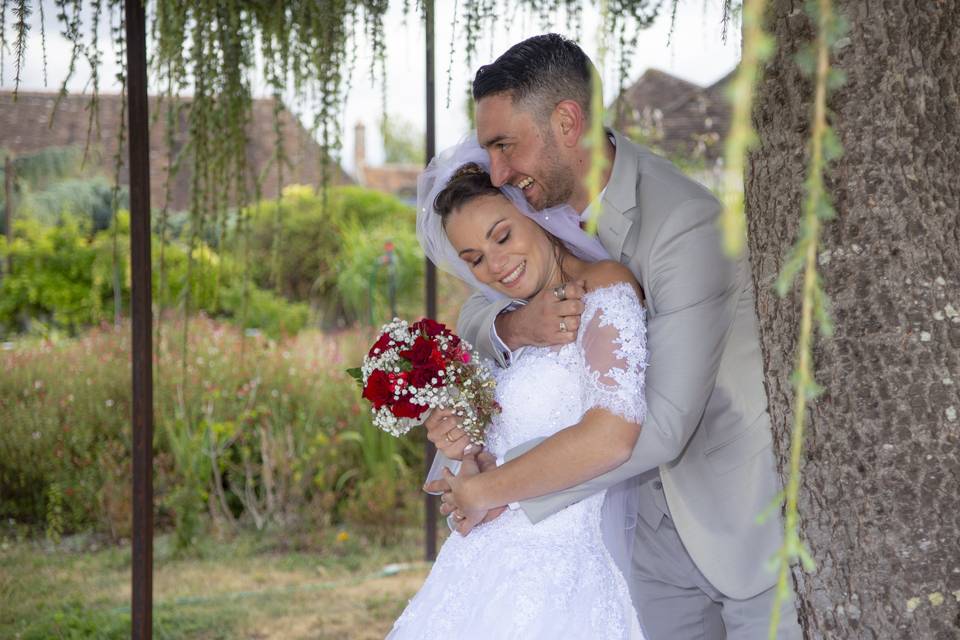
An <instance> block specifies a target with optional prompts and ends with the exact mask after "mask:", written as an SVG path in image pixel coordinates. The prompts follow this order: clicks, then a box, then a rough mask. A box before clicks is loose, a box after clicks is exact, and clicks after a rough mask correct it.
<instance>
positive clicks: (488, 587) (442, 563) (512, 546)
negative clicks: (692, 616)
mask: <svg viewBox="0 0 960 640" xmlns="http://www.w3.org/2000/svg"><path fill="white" fill-rule="evenodd" d="M583 302H584V306H585V309H584V312H583V314H582V316H581V325H580V330H579V332H578V336H577V340H576V341H575V342H573V343H571V344H568V345H565V346H563V347H562V348H558V349H551V348H533V347H527V348H525V349H524V350H523V351H522V352H521V353H520V354H518V355H517V357H516V358H515V359H514V361H513V364H512V365H511V366H510V367H509V368H508V369H495V370H494V375H495V377H496V379H497V392H496V394H497V401H498V402H499V403H500V405H501V407H502V411H501V413H500V414H498V416H497V417H496V418H495V420H494V423H493V424H492V425H491V426H490V427H489V429H488V431H487V446H488V448H489V449H490V450H491V451H493V452H494V453H496V454H498V455H499V454H502V453H505V452H506V451H507V450H509V449H510V448H512V447H514V446H516V445H518V444H521V443H523V442H525V441H527V440H529V439H531V438H535V437H543V436H550V435H552V434H554V433H556V432H557V431H559V430H561V429H563V428H565V427H568V426H570V425H572V424H574V423H576V422H578V421H579V420H580V418H581V417H582V416H583V414H584V413H586V411H588V410H589V409H591V408H593V407H601V408H603V409H606V410H608V411H611V412H613V413H615V414H617V415H620V416H623V417H625V418H627V419H629V420H632V421H637V422H641V421H642V420H643V417H644V415H645V413H646V405H645V402H644V399H643V398H644V396H643V381H644V377H643V372H644V367H645V365H646V359H647V350H646V329H645V327H644V312H643V308H642V307H641V305H640V302H639V300H638V299H637V295H636V293H635V291H634V290H633V287H631V286H630V285H629V284H627V283H618V284H615V285H612V286H609V287H604V288H600V289H596V290H594V291H591V292H590V293H588V294H587V295H586V296H585V297H584V299H583ZM604 494H605V492H600V493H597V494H594V495H592V496H590V497H588V498H586V499H585V500H581V501H580V502H578V503H576V504H573V505H570V506H569V507H567V508H566V509H562V510H561V511H559V512H557V513H556V514H554V515H552V516H550V517H548V518H545V519H543V520H541V521H540V522H538V523H537V524H532V523H531V522H530V520H529V519H527V517H526V515H525V514H524V513H523V511H522V510H512V509H509V510H507V511H505V512H504V513H503V514H502V515H501V516H500V517H498V518H497V519H496V520H493V521H492V522H490V523H488V524H484V525H480V526H478V527H476V528H475V529H474V530H473V532H472V533H470V535H469V536H466V537H464V536H461V535H460V534H458V533H452V534H451V535H450V537H449V538H448V539H447V541H446V543H445V544H444V546H443V548H442V549H441V551H440V555H439V556H438V557H437V561H436V562H435V563H434V565H433V569H432V570H431V572H430V575H429V576H428V577H427V581H426V582H425V583H424V585H423V587H422V588H421V590H420V592H419V593H418V594H417V595H416V596H415V598H414V599H413V600H411V602H410V604H409V605H408V607H407V608H406V610H405V611H404V612H403V614H402V615H401V616H400V618H399V619H398V620H397V622H396V624H395V626H394V628H393V630H392V631H391V633H390V635H389V636H388V638H389V640H413V639H416V640H425V639H426V640H449V639H450V638H460V639H462V640H481V639H483V640H490V639H500V638H504V639H505V638H524V639H525V640H526V639H530V640H548V639H549V640H553V639H555V638H604V639H611V640H638V639H639V640H642V639H643V634H642V632H641V630H640V627H639V624H638V622H637V616H636V612H635V611H634V609H633V606H632V605H631V602H630V593H629V589H628V588H627V583H626V580H625V579H624V577H623V574H622V573H621V572H620V570H619V569H617V567H616V565H615V564H614V561H613V559H612V558H611V556H610V554H609V553H608V551H607V549H606V547H605V545H604V541H603V536H602V533H601V526H600V522H601V510H602V507H603V502H604Z"/></svg>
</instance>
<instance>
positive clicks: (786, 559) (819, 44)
mask: <svg viewBox="0 0 960 640" xmlns="http://www.w3.org/2000/svg"><path fill="white" fill-rule="evenodd" d="M808 10H809V11H810V13H811V14H812V17H813V19H815V20H816V22H817V40H816V48H815V55H814V56H813V58H814V60H815V74H816V75H815V78H816V79H815V90H814V102H813V134H812V139H811V141H810V166H809V172H808V176H807V183H806V199H805V201H804V214H803V221H802V227H801V231H800V238H799V240H798V241H797V244H796V246H795V247H794V249H793V252H792V255H791V256H790V258H789V259H788V260H787V262H786V264H785V266H784V269H783V271H782V272H781V274H780V278H779V279H778V281H777V292H778V293H779V294H780V295H781V296H784V295H786V294H787V292H788V291H789V289H790V287H791V284H792V283H793V281H794V279H795V277H796V276H797V274H798V273H799V271H800V269H801V268H802V269H803V287H802V306H801V314H800V336H799V338H798V344H797V368H796V370H795V371H794V386H795V395H794V407H793V429H792V433H791V436H790V469H789V476H788V479H787V486H786V489H785V491H784V497H785V498H786V507H785V509H784V520H785V522H784V541H783V546H782V547H781V548H780V551H779V552H778V553H777V555H776V556H775V562H776V563H777V565H778V568H779V572H778V576H777V590H776V598H775V601H774V606H773V612H772V615H771V618H770V629H769V637H770V639H771V640H775V638H776V635H777V626H778V625H779V622H780V609H781V605H782V604H783V602H784V601H786V600H787V599H789V598H790V597H791V595H792V589H791V587H790V579H789V578H790V566H791V565H792V564H793V563H795V562H796V561H797V560H799V561H800V562H801V564H802V566H803V568H804V569H806V570H807V571H812V570H813V569H814V568H815V565H814V562H813V558H812V557H811V556H810V553H809V552H808V551H807V548H806V546H805V545H804V543H803V542H802V541H801V540H800V515H799V510H798V506H797V499H798V496H799V493H800V461H801V459H802V454H803V437H804V427H805V424H806V419H807V405H808V403H809V402H810V401H812V400H813V399H814V398H816V397H817V395H819V393H820V392H821V389H820V387H819V386H818V385H817V383H816V381H815V380H814V378H813V362H812V361H813V341H814V322H815V321H816V322H817V324H818V327H819V330H820V332H821V333H822V334H823V335H830V334H831V333H832V332H833V327H832V325H831V322H830V317H829V314H828V311H827V298H826V294H825V293H824V291H823V287H822V284H821V282H820V276H819V274H818V273H817V251H818V246H819V241H820V230H821V226H822V224H823V222H824V221H826V220H829V219H830V218H832V217H833V216H834V211H833V206H832V204H831V203H830V198H829V194H828V193H827V191H826V188H825V186H824V180H823V173H824V170H825V169H826V166H827V164H828V163H829V162H830V161H831V160H834V159H835V158H837V157H839V155H840V152H841V149H840V144H839V142H838V141H837V138H836V136H835V134H834V133H833V131H832V129H831V128H830V126H829V124H828V123H827V93H828V91H829V89H831V88H833V87H835V86H837V85H838V84H840V83H841V82H842V77H841V76H840V75H839V74H838V73H836V72H831V69H830V48H831V46H832V44H833V43H834V42H836V40H837V39H838V38H839V34H840V32H841V31H842V25H841V24H840V22H839V21H838V20H836V19H835V17H834V14H833V7H832V0H817V2H816V4H815V5H814V4H812V3H811V4H810V5H809V6H808ZM803 59H804V58H803V57H801V64H802V63H803Z"/></svg>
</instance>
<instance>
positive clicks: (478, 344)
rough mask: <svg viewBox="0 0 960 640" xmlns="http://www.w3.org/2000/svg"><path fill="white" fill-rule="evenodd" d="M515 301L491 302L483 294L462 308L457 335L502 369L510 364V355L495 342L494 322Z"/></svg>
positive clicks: (471, 299) (474, 296) (464, 304)
mask: <svg viewBox="0 0 960 640" xmlns="http://www.w3.org/2000/svg"><path fill="white" fill-rule="evenodd" d="M513 303H514V301H513V300H510V299H504V300H497V301H496V302H490V301H489V300H487V299H486V297H484V295H483V294H482V293H479V292H477V293H474V294H473V295H472V296H470V298H469V299H468V300H467V301H466V302H465V303H463V306H462V307H461V308H460V317H459V319H458V320H457V334H458V335H459V336H460V337H461V338H463V339H464V340H466V341H467V342H469V343H470V344H472V345H473V347H474V348H475V349H476V350H477V351H478V352H479V353H480V355H481V356H482V357H484V358H489V359H491V360H493V361H494V362H496V363H497V364H498V365H500V366H501V367H506V366H507V364H508V358H509V353H508V352H507V351H506V350H505V349H504V347H503V345H502V344H501V345H497V344H495V342H494V338H495V335H494V322H496V320H497V316H498V315H500V314H501V313H503V311H504V310H505V309H507V308H508V307H509V306H510V305H511V304H513Z"/></svg>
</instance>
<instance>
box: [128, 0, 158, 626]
mask: <svg viewBox="0 0 960 640" xmlns="http://www.w3.org/2000/svg"><path fill="white" fill-rule="evenodd" d="M125 4H126V30H127V105H128V108H127V113H128V114H129V115H128V123H129V124H128V129H129V133H130V138H129V139H130V275H131V296H130V297H131V309H130V312H131V324H132V328H133V342H132V349H131V351H132V354H133V577H132V580H133V592H132V593H133V598H132V602H131V606H132V609H133V611H132V614H133V629H132V637H133V638H134V639H135V640H149V639H150V638H151V633H152V627H153V369H152V364H153V360H152V354H153V344H152V339H151V328H152V324H153V322H152V317H151V309H150V300H151V293H150V138H149V131H148V126H149V125H148V120H147V109H148V104H147V41H146V17H145V12H144V6H143V0H126V3H125Z"/></svg>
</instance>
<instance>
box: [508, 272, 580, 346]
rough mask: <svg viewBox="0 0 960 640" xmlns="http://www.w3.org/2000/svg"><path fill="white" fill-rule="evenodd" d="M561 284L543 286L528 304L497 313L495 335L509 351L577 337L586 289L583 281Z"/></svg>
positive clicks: (570, 340)
mask: <svg viewBox="0 0 960 640" xmlns="http://www.w3.org/2000/svg"><path fill="white" fill-rule="evenodd" d="M561 287H562V288H561ZM561 287H557V288H556V289H554V288H553V287H545V288H544V289H543V290H542V291H541V292H540V293H538V294H537V295H535V296H534V297H533V298H532V299H531V300H530V301H529V302H528V303H527V304H525V305H523V306H522V307H519V308H518V309H515V310H514V311H511V312H509V313H502V314H500V315H499V316H497V320H496V328H497V335H498V336H499V337H500V339H501V340H503V342H504V344H506V345H507V346H508V347H509V348H510V350H511V351H512V350H516V349H519V348H520V347H528V346H535V347H551V346H554V345H560V344H569V343H571V342H573V341H574V340H576V338H577V329H579V328H580V314H581V313H583V301H582V298H583V296H584V294H586V289H585V287H584V282H583V281H577V282H567V283H565V284H563V285H561ZM561 298H562V299H561Z"/></svg>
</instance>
